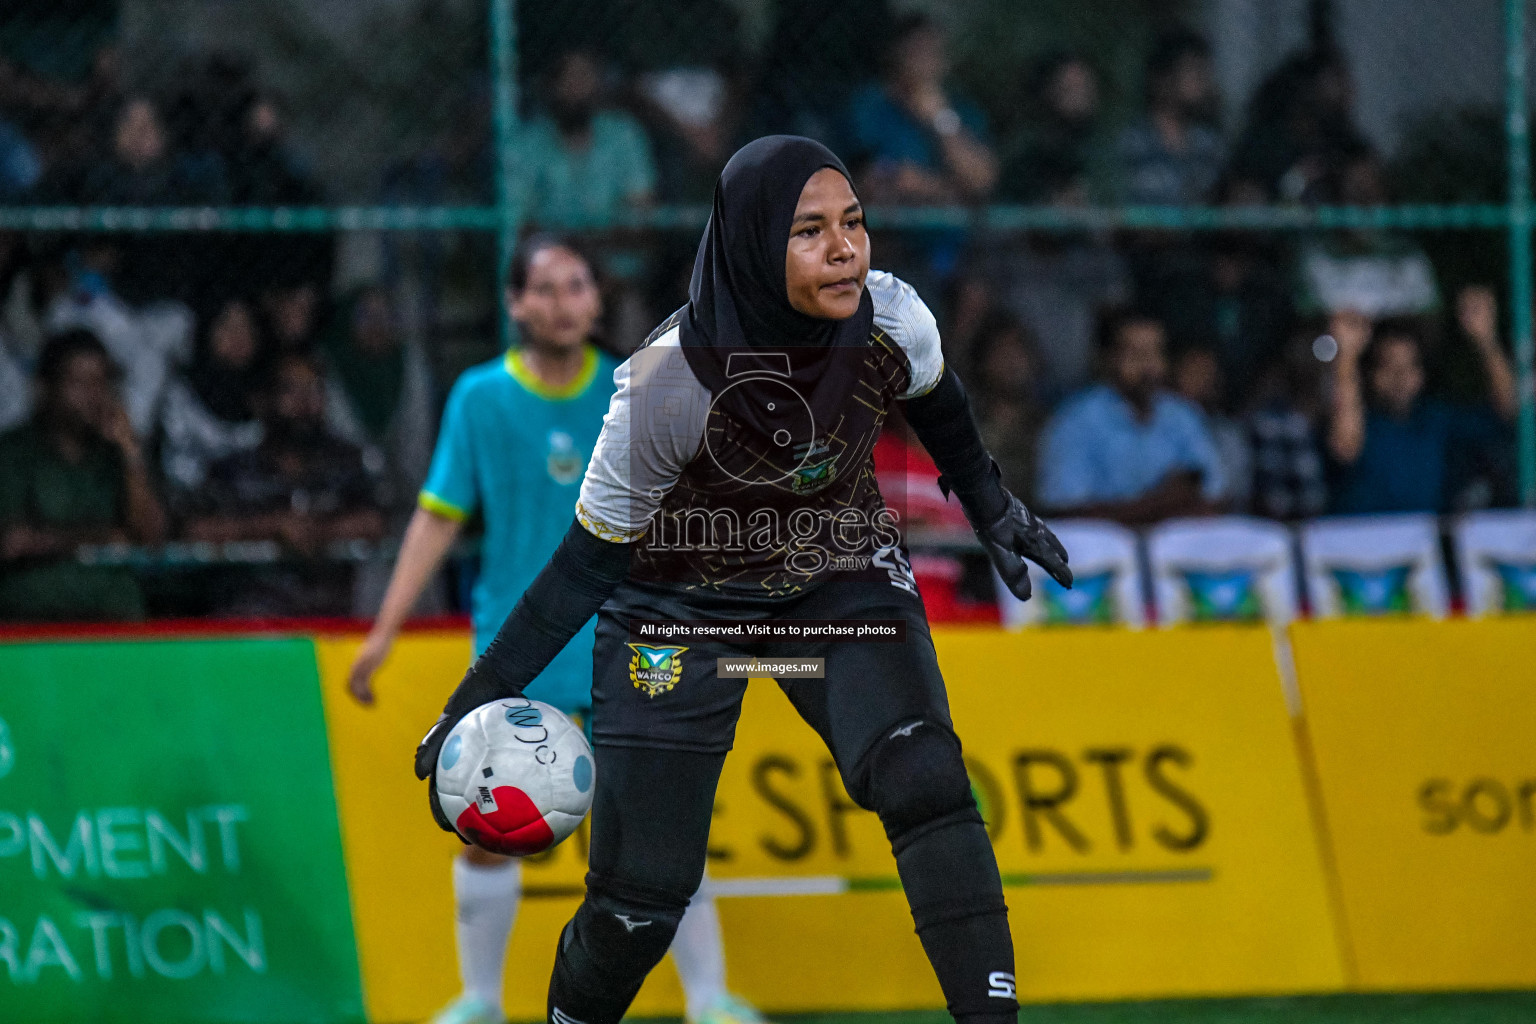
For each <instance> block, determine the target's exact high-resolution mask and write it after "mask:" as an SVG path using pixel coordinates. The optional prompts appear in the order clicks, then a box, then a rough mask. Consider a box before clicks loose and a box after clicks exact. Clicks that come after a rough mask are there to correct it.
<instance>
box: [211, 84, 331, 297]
mask: <svg viewBox="0 0 1536 1024" xmlns="http://www.w3.org/2000/svg"><path fill="white" fill-rule="evenodd" d="M232 134H233V137H232V138H231V139H230V140H229V141H228V142H227V143H226V146H225V152H224V160H225V162H226V163H227V165H228V168H229V194H230V200H231V202H233V203H235V204H236V205H238V206H314V205H317V204H319V203H321V202H322V201H323V200H324V194H323V192H322V191H321V188H320V185H319V182H317V181H316V180H315V178H314V176H313V175H312V174H311V173H310V171H309V169H308V168H307V167H305V166H304V163H303V161H302V160H300V159H299V157H298V155H297V154H296V153H295V152H294V151H293V148H292V147H291V146H290V145H289V143H288V138H287V135H288V127H287V123H286V118H285V116H284V111H283V107H282V104H281V102H280V101H279V100H278V98H277V96H276V95H274V94H272V93H267V92H259V91H258V92H252V93H251V94H250V95H249V96H248V98H247V99H246V100H245V101H244V103H243V105H242V106H241V108H240V113H239V115H238V120H237V125H236V128H235V131H234V132H233V133H232ZM334 248H335V242H334V240H333V238H332V237H331V236H330V235H328V234H323V233H316V234H311V233H308V232H292V233H268V234H263V235H245V236H242V237H240V238H238V239H235V240H234V241H233V242H232V243H231V245H230V246H229V247H228V248H227V250H226V253H227V255H226V256H225V260H226V261H227V263H228V264H229V265H230V266H231V268H232V269H237V270H238V273H239V275H240V283H239V287H240V289H241V290H248V291H249V292H251V293H253V294H259V293H260V292H262V291H264V290H265V289H266V288H267V287H268V286H270V285H273V284H276V283H278V282H284V281H321V282H324V281H329V280H330V278H331V263H332V258H333V250H334Z"/></svg>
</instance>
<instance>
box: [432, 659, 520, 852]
mask: <svg viewBox="0 0 1536 1024" xmlns="http://www.w3.org/2000/svg"><path fill="white" fill-rule="evenodd" d="M480 668H481V665H480V662H479V661H476V662H475V664H473V665H471V666H470V667H469V671H468V672H466V673H464V679H463V680H462V681H461V682H460V683H459V686H458V689H456V690H454V691H453V695H452V696H451V697H449V698H448V705H447V706H446V707H444V708H443V713H442V714H441V715H439V716H438V719H437V721H436V722H433V723H432V728H431V729H428V730H427V734H426V736H424V737H422V740H421V743H420V744H418V745H417V747H416V777H417V778H418V779H425V780H426V783H427V803H428V804H429V805H430V806H431V808H432V820H433V821H435V822H437V827H438V828H440V829H442V830H443V831H444V832H452V833H453V834H454V835H456V836H458V835H459V831H458V829H456V828H454V827H453V822H451V821H449V820H448V815H446V814H444V813H443V807H442V804H441V803H439V802H438V799H437V775H436V772H437V758H438V755H439V754H441V753H442V750H443V744H444V743H447V742H448V734H449V733H450V732H452V731H453V727H454V726H456V725H458V724H459V722H461V721H463V719H464V718H465V716H467V715H468V714H469V713H470V712H471V711H474V710H475V709H476V708H478V707H480V706H482V705H484V704H489V703H490V702H491V701H493V700H498V699H500V698H502V697H506V696H517V695H521V691H522V688H521V687H517V688H516V692H515V693H508V692H503V691H501V690H500V689H499V688H498V687H497V686H496V685H495V684H494V683H493V682H492V681H491V679H490V675H491V674H490V673H489V672H487V671H483V670H480ZM459 838H460V839H461V840H462V839H463V838H464V837H463V836H459Z"/></svg>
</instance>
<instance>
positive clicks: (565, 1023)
mask: <svg viewBox="0 0 1536 1024" xmlns="http://www.w3.org/2000/svg"><path fill="white" fill-rule="evenodd" d="M549 1019H550V1021H552V1022H553V1024H586V1022H585V1021H580V1020H577V1019H576V1018H575V1017H572V1016H571V1015H570V1014H568V1013H566V1012H565V1011H564V1010H562V1009H560V1007H558V1006H553V1007H550V1010H549Z"/></svg>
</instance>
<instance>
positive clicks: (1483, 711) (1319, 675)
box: [1292, 616, 1536, 989]
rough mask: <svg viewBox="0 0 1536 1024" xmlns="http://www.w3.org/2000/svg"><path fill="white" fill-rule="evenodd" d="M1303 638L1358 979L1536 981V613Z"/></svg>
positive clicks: (1382, 983) (1397, 984) (1466, 983)
mask: <svg viewBox="0 0 1536 1024" xmlns="http://www.w3.org/2000/svg"><path fill="white" fill-rule="evenodd" d="M1292 636H1293V643H1294V649H1295V657H1296V670H1297V675H1298V677H1299V680H1300V683H1301V690H1302V698H1303V706H1304V708H1305V713H1306V721H1307V729H1308V731H1309V733H1310V736H1311V743H1312V747H1313V751H1314V756H1315V759H1316V764H1317V769H1318V777H1319V780H1320V788H1321V791H1322V796H1323V802H1324V807H1325V814H1326V826H1327V829H1328V832H1329V835H1330V839H1331V846H1332V849H1333V850H1334V856H1335V860H1336V865H1337V871H1338V876H1339V879H1340V888H1341V892H1342V903H1343V911H1344V916H1345V920H1346V925H1347V932H1348V935H1349V937H1350V942H1351V945H1352V951H1351V952H1352V957H1351V959H1352V961H1353V964H1354V967H1355V970H1356V972H1357V975H1358V983H1359V984H1360V985H1361V986H1362V987H1365V988H1371V989H1425V988H1502V987H1519V988H1530V987H1533V986H1536V884H1533V876H1532V865H1533V864H1536V618H1532V617H1529V616H1526V617H1520V618H1516V617H1511V618H1508V619H1503V620H1489V621H1476V622H1469V621H1452V622H1414V623H1403V622H1382V621H1352V622H1320V623H1304V624H1298V625H1296V626H1294V627H1293V632H1292Z"/></svg>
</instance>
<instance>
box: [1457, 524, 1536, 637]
mask: <svg viewBox="0 0 1536 1024" xmlns="http://www.w3.org/2000/svg"><path fill="white" fill-rule="evenodd" d="M1455 544H1456V561H1457V562H1458V563H1460V567H1461V592H1462V595H1463V596H1464V598H1465V599H1466V603H1467V614H1468V615H1474V616H1483V615H1498V614H1501V613H1504V612H1522V611H1524V612H1529V611H1536V512H1529V511H1510V512H1473V513H1470V514H1468V515H1465V516H1463V517H1462V518H1461V520H1460V522H1458V523H1457V524H1456V532H1455Z"/></svg>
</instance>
